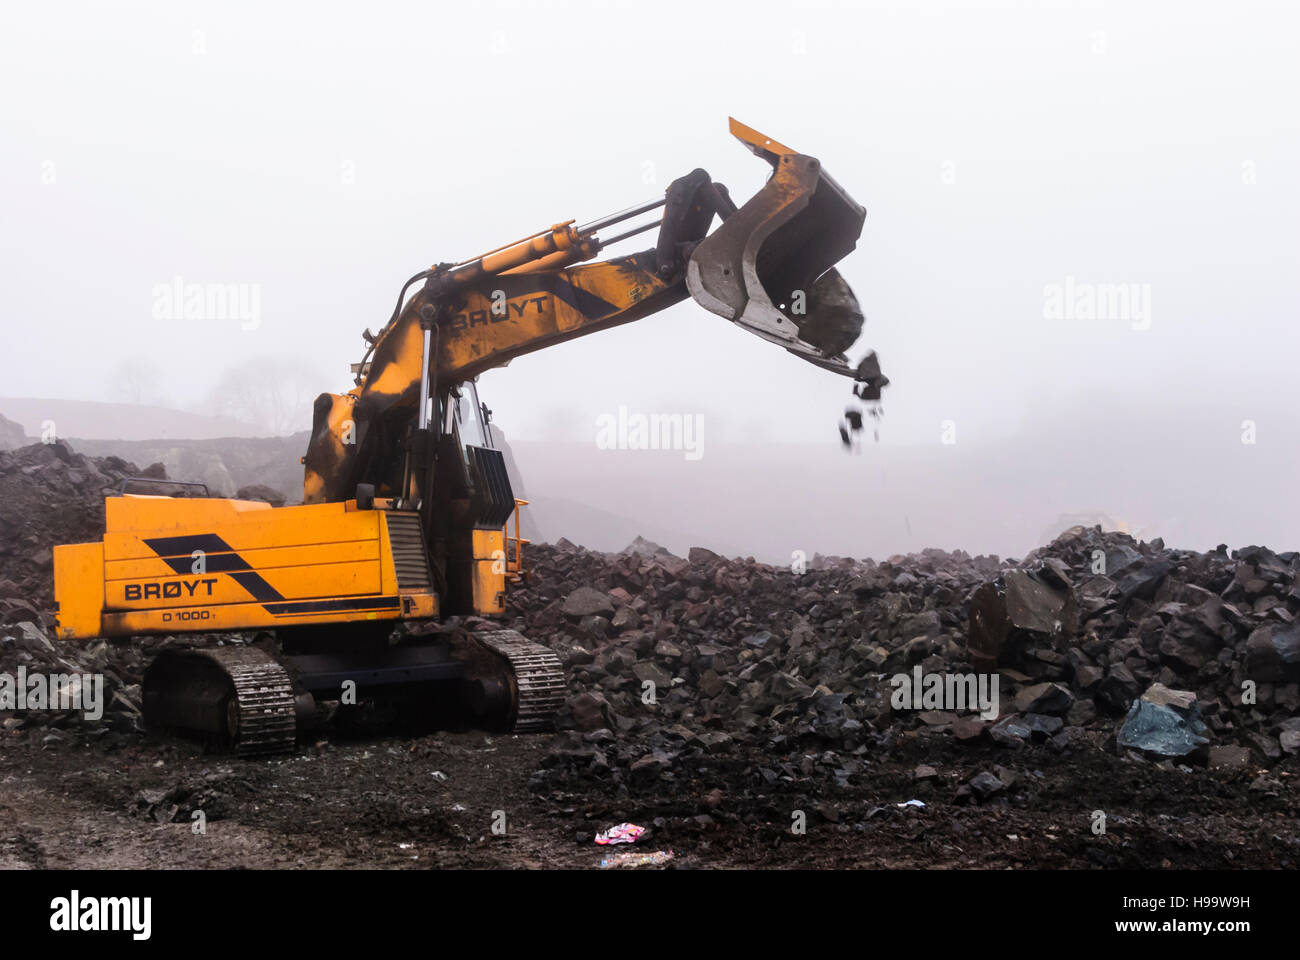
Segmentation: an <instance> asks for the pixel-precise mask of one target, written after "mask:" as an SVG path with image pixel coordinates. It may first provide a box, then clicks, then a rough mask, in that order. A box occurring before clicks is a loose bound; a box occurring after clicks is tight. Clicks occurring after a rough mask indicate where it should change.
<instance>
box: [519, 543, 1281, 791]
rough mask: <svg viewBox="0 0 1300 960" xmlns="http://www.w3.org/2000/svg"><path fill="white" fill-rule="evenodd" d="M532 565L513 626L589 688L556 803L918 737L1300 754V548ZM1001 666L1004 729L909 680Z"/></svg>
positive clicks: (872, 749)
mask: <svg viewBox="0 0 1300 960" xmlns="http://www.w3.org/2000/svg"><path fill="white" fill-rule="evenodd" d="M528 559H529V562H530V564H531V579H530V581H529V585H528V587H527V588H526V589H523V590H520V591H516V592H515V594H514V595H513V597H512V600H511V603H512V605H513V606H512V609H513V613H514V614H515V615H516V616H517V617H518V623H517V625H518V626H519V628H520V629H522V630H523V631H525V632H526V633H527V634H528V635H529V636H530V637H532V638H534V639H539V640H541V641H542V642H545V643H547V644H549V645H550V646H551V647H553V648H554V649H555V650H556V651H557V652H558V653H559V654H560V656H561V657H562V658H563V659H564V660H565V662H566V663H567V665H568V667H569V670H570V676H571V693H572V695H571V697H570V699H569V701H568V703H567V705H566V707H565V710H564V712H563V715H562V717H561V727H562V732H561V734H560V735H559V736H558V737H557V738H556V742H555V743H554V745H553V746H552V749H551V751H550V753H549V755H548V757H547V761H546V764H545V766H544V767H543V769H542V770H541V771H539V773H538V775H537V777H536V778H535V780H536V785H537V786H538V788H539V789H548V788H557V789H558V788H562V787H572V786H576V785H578V784H589V785H600V784H604V785H610V786H613V787H614V788H616V789H619V790H636V789H638V788H639V787H644V788H647V789H660V790H661V789H663V787H664V785H665V784H672V783H674V782H681V781H685V780H690V779H692V778H696V777H698V778H701V779H704V778H708V777H712V778H714V779H717V778H719V777H720V776H721V777H726V776H728V775H734V776H735V777H738V778H740V779H742V780H746V781H748V782H749V783H751V784H753V785H755V786H761V785H762V784H763V783H765V782H766V783H768V784H773V783H776V782H777V781H785V782H791V783H793V782H799V783H802V782H806V781H809V780H819V781H824V782H826V783H839V784H851V783H861V782H865V779H864V778H866V776H867V768H868V767H869V765H870V763H871V762H872V759H873V758H876V757H879V756H882V755H883V754H887V753H888V752H889V751H890V750H891V749H892V748H893V747H894V746H895V745H896V744H898V743H899V742H900V741H901V740H906V739H909V738H948V739H950V740H951V741H952V742H956V743H963V744H969V745H970V746H971V747H972V748H974V747H977V746H979V745H981V744H983V745H987V746H990V747H994V748H1004V749H1006V750H1021V749H1026V748H1028V749H1047V750H1051V751H1054V752H1058V753H1059V752H1062V751H1068V750H1071V749H1076V748H1103V749H1108V750H1111V751H1116V752H1119V753H1120V754H1122V755H1128V756H1132V757H1134V758H1140V757H1148V758H1152V759H1154V760H1157V761H1164V762H1171V761H1176V762H1179V763H1191V764H1205V763H1209V764H1210V765H1211V766H1214V767H1225V766H1227V767H1236V768H1246V767H1248V766H1249V765H1257V766H1269V765H1272V764H1274V763H1277V762H1278V761H1282V760H1285V759H1288V758H1290V757H1292V756H1293V755H1294V754H1295V753H1296V752H1297V750H1298V749H1300V717H1297V713H1300V625H1298V624H1296V622H1295V617H1296V614H1297V612H1300V556H1298V555H1297V554H1295V553H1285V554H1276V553H1274V552H1272V551H1270V550H1267V549H1265V548H1263V547H1253V546H1252V547H1247V548H1244V549H1242V550H1238V551H1233V552H1231V553H1230V552H1229V551H1228V550H1227V549H1226V548H1223V547H1221V548H1219V549H1217V550H1215V551H1212V552H1209V553H1198V552H1195V551H1186V550H1170V549H1166V548H1165V546H1164V544H1163V543H1161V542H1160V541H1158V540H1156V541H1152V542H1150V543H1139V542H1137V541H1134V540H1133V539H1132V538H1131V537H1129V536H1127V535H1125V534H1118V533H1102V532H1101V531H1100V529H1099V528H1092V529H1088V528H1083V527H1076V528H1072V529H1071V530H1068V531H1066V532H1065V533H1064V534H1062V535H1061V536H1060V537H1059V538H1058V539H1057V540H1055V541H1054V542H1053V543H1051V544H1049V545H1047V546H1045V547H1043V548H1040V549H1039V550H1037V551H1035V552H1034V553H1032V554H1030V555H1029V556H1028V557H1026V558H1025V559H1024V560H1023V561H1020V562H1014V561H1000V560H999V559H998V558H996V557H971V556H969V555H967V554H965V553H963V552H961V551H957V552H954V553H946V552H943V551H939V550H926V551H924V552H922V553H920V554H914V555H909V556H897V557H891V558H890V559H889V560H887V561H884V562H881V563H876V562H873V561H860V562H859V561H850V560H844V559H840V558H817V559H816V560H814V562H813V563H812V564H811V567H810V569H808V570H807V571H806V572H804V573H802V574H799V573H796V572H794V571H792V570H786V569H780V568H775V567H770V566H766V565H763V564H759V563H755V562H754V561H753V560H752V559H749V560H741V559H728V558H724V557H720V556H718V555H716V554H713V553H711V552H710V551H708V550H703V549H693V550H691V551H690V555H689V556H688V557H687V558H680V557H675V556H672V555H670V554H666V553H660V552H655V551H653V550H647V549H645V547H644V545H642V544H638V545H636V548H635V549H630V550H628V551H625V552H624V553H623V554H619V555H609V554H600V553H593V552H589V551H585V550H581V549H578V548H575V547H573V545H571V544H567V543H565V542H563V541H562V542H561V543H559V544H557V545H556V546H555V547H545V546H534V547H533V548H531V551H530V555H529V558H528ZM992 673H996V676H997V679H998V683H999V686H998V693H999V697H998V704H997V708H996V709H995V711H993V712H992V714H991V715H986V716H981V715H980V712H981V711H980V708H979V707H978V706H977V705H976V704H974V703H972V702H966V703H958V704H957V705H956V706H955V708H954V705H953V704H952V703H947V702H942V700H941V699H940V701H939V702H936V703H928V702H922V703H917V704H909V705H908V706H909V707H912V708H911V709H899V708H898V705H897V699H896V697H895V695H894V694H895V691H896V689H897V688H898V686H899V684H897V683H893V682H891V679H892V678H894V677H895V676H898V675H902V676H904V677H906V678H908V679H909V680H910V679H911V678H912V677H913V676H917V677H918V679H919V677H923V676H931V675H939V676H941V677H944V678H947V677H953V676H956V677H971V678H972V679H974V678H975V677H978V676H980V675H983V676H984V677H985V678H986V679H988V678H989V674H992ZM970 689H972V690H973V689H974V687H971V688H970ZM917 708H919V709H917ZM994 779H996V778H994ZM970 788H971V790H973V791H974V792H975V793H976V794H980V793H981V792H987V791H988V790H990V789H993V788H994V787H993V784H992V783H991V781H990V782H983V783H981V784H978V785H977V784H974V783H972V784H971V785H970Z"/></svg>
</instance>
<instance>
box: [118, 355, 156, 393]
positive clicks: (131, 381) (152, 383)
mask: <svg viewBox="0 0 1300 960" xmlns="http://www.w3.org/2000/svg"><path fill="white" fill-rule="evenodd" d="M158 383H159V375H158V367H157V365H156V364H154V362H153V361H152V360H150V359H149V358H148V357H146V356H144V355H143V354H139V355H136V356H133V357H128V358H127V359H125V360H123V361H122V362H121V363H119V364H118V365H117V366H116V367H114V368H113V373H112V377H111V385H112V391H113V395H114V396H115V397H117V398H118V399H119V400H121V401H122V402H124V403H134V404H137V405H140V404H146V403H157V402H158V400H159V392H158Z"/></svg>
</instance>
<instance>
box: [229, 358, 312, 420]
mask: <svg viewBox="0 0 1300 960" xmlns="http://www.w3.org/2000/svg"><path fill="white" fill-rule="evenodd" d="M324 383H325V381H324V379H323V378H322V377H321V376H320V374H319V373H317V372H316V371H314V370H312V369H310V368H309V367H307V366H306V365H305V364H303V363H302V362H301V361H299V360H297V359H295V358H293V357H286V356H263V357H256V358H254V359H252V360H249V361H247V362H245V363H240V364H238V365H237V366H233V367H227V368H226V371H225V372H224V373H223V374H222V375H221V378H220V379H219V380H218V381H217V384H216V386H214V387H213V388H212V390H211V391H210V392H209V395H208V397H209V400H208V406H209V410H210V412H212V413H215V414H224V415H226V416H230V417H234V418H235V419H237V420H243V421H244V422H245V423H250V424H253V425H255V426H257V427H260V428H262V429H263V430H266V431H267V433H268V434H269V435H271V436H283V435H285V434H288V433H293V432H294V431H295V430H305V429H307V428H308V427H310V426H311V411H312V403H313V402H314V401H315V399H316V397H317V396H318V395H319V394H320V393H321V391H322V389H323V387H322V385H323V384H324Z"/></svg>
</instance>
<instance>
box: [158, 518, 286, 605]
mask: <svg viewBox="0 0 1300 960" xmlns="http://www.w3.org/2000/svg"><path fill="white" fill-rule="evenodd" d="M144 542H145V544H146V545H147V546H148V547H149V549H150V550H152V551H153V552H154V553H156V554H158V556H160V557H161V558H162V560H163V562H164V563H166V564H167V566H169V567H171V568H172V570H174V571H175V572H176V573H179V574H182V575H185V576H188V575H189V574H192V573H193V572H194V558H193V553H194V551H195V550H202V551H203V554H204V557H203V563H204V570H205V572H207V573H228V574H230V577H231V579H232V580H234V581H235V582H236V583H238V584H239V585H240V586H241V587H243V588H244V589H245V590H247V591H248V592H249V593H250V594H252V596H253V599H254V600H260V601H262V602H265V601H267V600H283V599H284V597H283V596H282V595H281V594H280V591H279V590H277V589H275V587H273V586H271V585H270V584H269V583H267V582H266V581H265V580H264V579H262V575H261V574H260V573H258V572H257V571H256V570H254V569H253V566H252V564H250V563H249V562H248V561H247V560H245V559H244V558H243V557H241V556H240V555H239V554H237V553H235V552H234V550H233V549H232V548H231V546H230V544H228V543H226V541H224V540H222V539H221V538H220V537H219V536H217V535H216V534H215V533H196V534H190V535H187V536H183V537H155V538H154V539H152V540H145V541H144Z"/></svg>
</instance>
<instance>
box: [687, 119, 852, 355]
mask: <svg viewBox="0 0 1300 960" xmlns="http://www.w3.org/2000/svg"><path fill="white" fill-rule="evenodd" d="M731 132H732V134H733V135H734V136H736V137H737V138H738V139H739V140H740V141H741V142H742V143H744V144H745V145H746V146H747V147H749V149H750V150H751V151H753V152H754V153H755V154H757V155H758V156H759V157H762V158H763V159H764V160H766V161H767V162H768V163H770V164H771V165H772V168H773V172H772V176H771V178H769V179H768V181H767V183H766V184H765V185H764V187H763V189H761V190H760V191H759V192H758V193H756V194H755V195H754V196H753V197H752V198H751V199H750V200H749V202H748V203H746V204H745V205H744V206H742V207H740V208H738V209H736V210H734V211H732V212H731V213H730V214H729V215H728V216H726V217H725V218H724V220H723V222H722V225H721V226H720V227H719V228H718V229H717V230H716V231H714V232H713V233H712V234H710V235H709V236H708V237H705V238H704V240H702V241H701V242H700V243H699V245H698V246H697V247H696V248H695V250H694V252H693V253H692V254H691V258H690V262H689V263H688V264H687V269H686V285H687V288H688V289H689V290H690V292H691V296H692V297H694V298H695V300H696V301H697V302H698V303H699V304H700V305H701V306H703V307H704V308H705V309H706V310H709V311H711V312H713V313H716V314H718V315H719V316H722V317H726V318H727V319H728V320H732V321H734V322H735V323H737V324H739V325H740V326H742V327H745V328H746V329H747V330H749V331H750V332H751V333H755V334H758V336H760V337H763V338H764V339H766V340H770V341H772V342H773V343H777V344H780V345H781V346H783V347H785V348H786V349H787V350H789V351H790V352H791V353H794V354H796V355H798V356H801V357H803V358H804V359H805V360H808V361H810V362H811V363H815V364H817V365H818V366H820V367H825V368H826V369H828V370H832V371H834V372H836V373H842V374H844V375H846V376H854V375H855V373H856V372H855V370H854V369H853V368H852V367H850V366H849V365H848V362H847V361H846V359H845V357H844V351H845V350H847V349H848V348H849V347H850V346H852V344H853V343H854V341H856V340H857V338H858V335H859V334H860V333H861V332H862V310H861V309H860V308H859V306H858V300H857V297H855V296H854V295H853V291H852V290H851V289H850V288H849V285H848V284H847V283H846V282H845V281H844V278H843V277H841V276H840V274H839V272H838V271H837V270H835V269H834V264H836V263H837V262H839V261H840V260H841V259H842V258H843V257H844V256H846V255H847V254H848V253H849V252H850V251H851V250H852V249H853V248H854V246H856V244H857V240H858V236H859V235H860V234H861V233H862V223H863V221H864V220H865V219H866V216H867V212H866V210H865V209H863V208H862V207H860V206H859V205H858V204H857V203H856V202H854V200H853V198H852V197H850V196H849V195H848V194H847V193H845V192H844V190H843V188H841V187H840V185H839V184H838V183H836V182H835V181H834V180H833V179H831V177H830V176H829V175H828V174H827V173H826V171H825V170H823V169H822V165H821V163H820V162H819V161H818V160H817V159H816V158H815V157H809V156H806V155H804V154H801V153H796V152H795V151H794V150H791V149H790V148H789V147H787V146H784V145H783V144H780V143H778V142H776V141H775V140H773V139H771V138H770V137H765V136H764V135H763V134H761V133H759V132H758V131H757V130H754V129H752V128H750V127H747V126H745V125H744V124H743V123H740V122H738V121H737V120H735V119H734V118H733V119H732V120H731Z"/></svg>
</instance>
